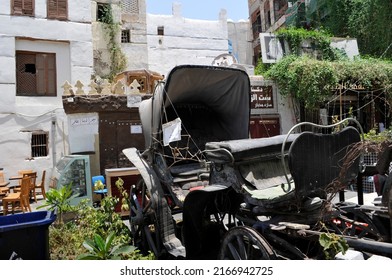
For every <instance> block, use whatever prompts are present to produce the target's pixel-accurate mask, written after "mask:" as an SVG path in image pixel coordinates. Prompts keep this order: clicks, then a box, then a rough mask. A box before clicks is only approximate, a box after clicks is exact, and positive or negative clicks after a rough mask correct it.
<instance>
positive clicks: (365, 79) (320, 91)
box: [266, 55, 392, 108]
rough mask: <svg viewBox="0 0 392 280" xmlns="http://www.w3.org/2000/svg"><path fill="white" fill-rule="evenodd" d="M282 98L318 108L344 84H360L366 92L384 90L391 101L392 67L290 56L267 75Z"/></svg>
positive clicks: (365, 61)
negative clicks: (292, 99) (288, 97)
mask: <svg viewBox="0 0 392 280" xmlns="http://www.w3.org/2000/svg"><path fill="white" fill-rule="evenodd" d="M266 78H269V79H272V80H274V81H275V82H276V83H277V84H278V87H279V89H280V91H281V94H282V95H292V96H293V97H294V98H297V99H298V100H299V101H301V102H304V104H305V107H307V108H316V107H318V106H319V105H320V104H321V103H323V102H324V101H326V100H328V99H329V98H330V96H332V95H333V94H335V89H336V88H337V87H338V86H339V84H340V83H345V84H346V83H348V84H356V85H360V86H363V87H364V88H365V89H369V90H370V89H372V90H375V89H383V90H384V91H385V92H386V93H387V94H386V95H387V98H389V99H390V96H389V91H390V90H391V84H392V63H391V62H388V61H384V60H378V59H356V60H354V61H351V60H339V61H325V60H323V61H321V60H317V59H313V58H309V57H307V56H300V57H297V56H294V55H291V56H286V57H284V58H283V59H281V60H280V61H279V62H278V63H276V64H274V65H273V66H272V67H271V69H270V70H269V71H268V72H267V73H266Z"/></svg>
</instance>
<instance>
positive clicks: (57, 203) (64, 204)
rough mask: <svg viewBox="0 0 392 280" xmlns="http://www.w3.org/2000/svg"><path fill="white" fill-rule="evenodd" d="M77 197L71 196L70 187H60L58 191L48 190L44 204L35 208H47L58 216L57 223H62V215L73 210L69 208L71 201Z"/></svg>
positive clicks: (71, 207)
mask: <svg viewBox="0 0 392 280" xmlns="http://www.w3.org/2000/svg"><path fill="white" fill-rule="evenodd" d="M76 196H77V195H72V188H71V185H68V186H62V187H61V188H59V189H50V190H49V191H48V192H47V193H46V200H45V202H44V204H42V205H41V206H39V207H37V209H41V208H47V209H48V210H50V211H52V210H54V211H55V212H56V213H57V215H58V217H59V218H58V220H57V221H58V223H60V224H62V223H63V214H64V213H65V212H69V211H73V210H75V207H73V206H71V200H72V199H73V198H75V197H76Z"/></svg>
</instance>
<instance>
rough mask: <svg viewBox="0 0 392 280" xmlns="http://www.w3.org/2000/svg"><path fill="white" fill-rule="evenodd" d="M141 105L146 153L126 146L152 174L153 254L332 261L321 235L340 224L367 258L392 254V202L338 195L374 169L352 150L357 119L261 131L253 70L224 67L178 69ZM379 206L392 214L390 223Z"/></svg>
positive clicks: (147, 217)
mask: <svg viewBox="0 0 392 280" xmlns="http://www.w3.org/2000/svg"><path fill="white" fill-rule="evenodd" d="M139 112H140V117H141V120H142V126H143V133H144V136H145V141H146V145H145V146H146V147H145V150H143V151H139V150H137V149H135V148H129V149H125V150H124V151H123V152H124V154H125V155H126V156H127V157H128V159H129V160H130V162H131V163H132V164H133V165H134V166H135V167H136V168H137V169H138V170H139V171H140V174H141V177H142V180H140V182H138V184H136V185H135V186H133V187H132V189H131V195H130V198H131V199H130V201H131V203H130V204H131V205H130V208H131V211H130V218H129V219H130V226H131V232H132V236H133V240H134V242H135V245H136V246H138V247H139V248H140V249H141V250H142V251H145V252H147V251H151V252H153V253H154V254H155V256H156V257H157V258H173V257H175V258H187V259H323V258H325V256H326V255H325V248H324V247H322V246H321V245H320V242H319V239H320V236H321V235H322V234H323V233H328V234H334V236H335V237H336V236H337V237H338V238H340V240H344V241H345V242H346V244H348V245H349V246H350V247H351V248H353V249H355V250H357V251H360V252H363V253H364V254H365V256H366V257H369V256H371V255H373V254H376V255H382V256H387V257H391V256H392V244H391V234H390V226H389V223H390V216H389V215H388V207H385V206H377V207H376V209H373V210H369V209H367V210H361V206H360V205H357V204H353V203H346V202H344V201H340V202H336V201H334V200H333V199H332V198H333V197H334V195H335V194H337V193H339V192H341V191H342V190H343V189H344V188H345V186H347V185H348V184H350V183H352V182H353V181H355V179H356V177H357V176H358V174H359V172H361V171H363V163H362V157H361V153H351V152H350V151H352V150H353V149H352V148H353V146H354V145H358V143H361V141H363V139H362V137H361V136H362V134H363V133H362V132H361V128H360V125H359V124H358V123H357V122H356V121H355V120H345V121H342V122H340V123H338V124H336V125H333V126H332V125H331V126H326V127H321V126H319V125H313V124H309V123H301V124H298V125H296V126H295V127H293V128H292V129H291V130H290V132H289V133H288V134H287V135H279V136H274V137H270V138H261V139H249V118H250V82H249V77H248V75H247V74H246V73H245V72H243V71H242V70H239V69H233V68H223V67H212V66H185V65H184V66H178V67H175V68H174V69H173V70H172V71H171V72H170V74H169V75H168V77H167V79H166V81H165V82H164V83H161V84H159V85H158V87H157V89H156V91H155V94H154V95H153V96H152V98H150V99H148V100H144V101H142V103H141V104H140V108H139ZM344 124H349V125H348V126H347V127H345V128H343V126H344ZM356 150H357V151H358V150H360V149H358V148H357V149H356ZM386 188H388V187H386ZM375 212H377V213H381V214H380V215H379V216H383V217H384V218H385V217H387V218H385V220H383V221H382V222H381V224H382V225H385V224H387V226H385V227H383V229H381V226H380V223H379V222H378V221H377V222H376V221H375V218H374V217H375V216H377V215H375V214H374V213H375ZM370 213H371V214H370Z"/></svg>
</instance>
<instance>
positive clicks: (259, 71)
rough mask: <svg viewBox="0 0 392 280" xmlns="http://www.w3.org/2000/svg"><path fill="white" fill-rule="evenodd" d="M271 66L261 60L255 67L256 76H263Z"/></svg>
mask: <svg viewBox="0 0 392 280" xmlns="http://www.w3.org/2000/svg"><path fill="white" fill-rule="evenodd" d="M271 65H272V64H270V63H266V64H265V63H263V60H262V59H259V60H258V61H257V64H256V67H255V75H260V76H263V75H264V74H265V73H267V72H268V70H269V69H270V68H271Z"/></svg>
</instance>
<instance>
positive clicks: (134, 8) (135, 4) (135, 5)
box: [121, 0, 139, 14]
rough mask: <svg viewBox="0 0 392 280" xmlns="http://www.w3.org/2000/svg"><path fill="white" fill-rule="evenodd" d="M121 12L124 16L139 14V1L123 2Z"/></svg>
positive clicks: (122, 0)
mask: <svg viewBox="0 0 392 280" xmlns="http://www.w3.org/2000/svg"><path fill="white" fill-rule="evenodd" d="M121 10H122V12H123V13H124V14H139V0H121Z"/></svg>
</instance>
